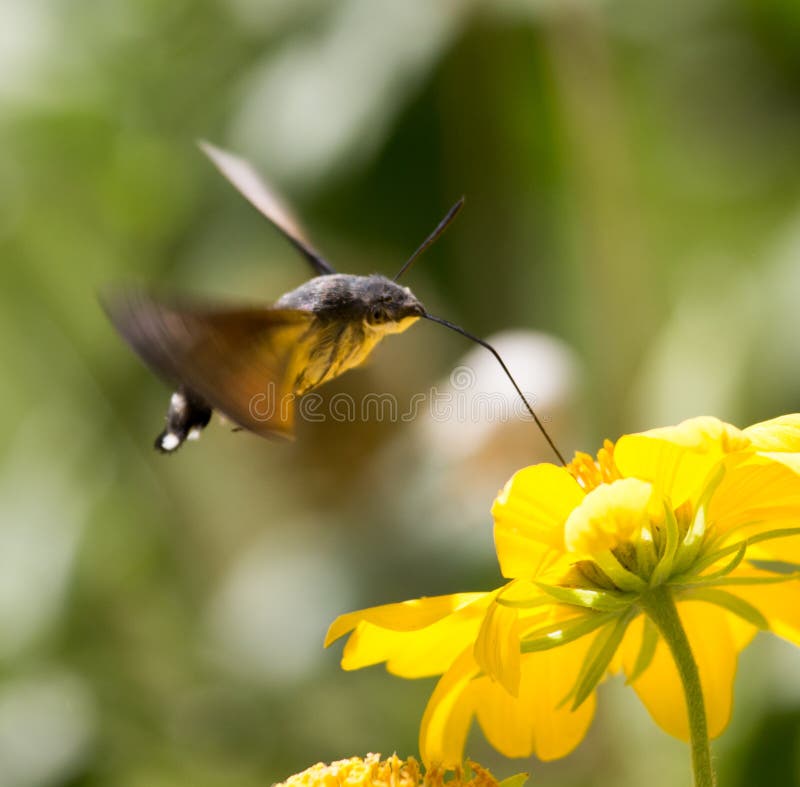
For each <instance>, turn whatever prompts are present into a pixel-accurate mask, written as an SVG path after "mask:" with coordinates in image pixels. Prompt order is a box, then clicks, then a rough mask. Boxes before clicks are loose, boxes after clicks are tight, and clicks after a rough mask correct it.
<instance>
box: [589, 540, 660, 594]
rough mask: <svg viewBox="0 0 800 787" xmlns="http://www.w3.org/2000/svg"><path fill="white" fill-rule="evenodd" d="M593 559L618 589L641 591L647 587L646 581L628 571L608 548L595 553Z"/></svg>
mask: <svg viewBox="0 0 800 787" xmlns="http://www.w3.org/2000/svg"><path fill="white" fill-rule="evenodd" d="M594 560H595V563H597V565H598V566H600V568H601V569H602V570H603V572H604V573H605V574H606V576H607V577H608V578H609V579H610V580H611V581H612V582H613V583H614V584H615V585H616V586H617V587H618V588H619V589H620V590H622V591H628V592H634V593H641V592H642V591H643V590H646V589H647V583H646V582H645V581H644V580H643V579H642V578H641V577H640V576H637V575H636V574H634V573H633V572H632V571H628V569H627V568H625V566H623V565H622V563H620V562H619V560H617V557H616V555H614V553H613V552H612V551H611V550H610V549H606V550H604V551H602V552H600V553H598V554H597V555H595V556H594Z"/></svg>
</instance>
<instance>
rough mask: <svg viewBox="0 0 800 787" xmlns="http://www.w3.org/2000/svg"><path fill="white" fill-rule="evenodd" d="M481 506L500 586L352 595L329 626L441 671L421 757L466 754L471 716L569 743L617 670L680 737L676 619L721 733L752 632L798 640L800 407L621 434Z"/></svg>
mask: <svg viewBox="0 0 800 787" xmlns="http://www.w3.org/2000/svg"><path fill="white" fill-rule="evenodd" d="M492 514H493V516H494V537H495V547H496V551H497V557H498V560H499V563H500V569H501V571H502V573H503V576H504V577H505V578H506V579H508V580H509V581H508V582H507V583H506V584H505V585H503V586H502V587H500V588H498V589H496V590H494V591H492V592H488V593H462V594H456V595H452V596H440V597H436V598H423V599H418V600H414V601H406V602H403V603H399V604H389V605H387V606H382V607H375V608H372V609H367V610H362V611H360V612H353V613H350V614H348V615H343V616H342V617H340V618H338V619H337V620H336V621H335V622H334V623H333V625H332V626H331V628H330V631H329V632H328V637H327V641H326V644H330V643H331V642H333V641H334V640H336V639H338V638H339V637H341V636H343V635H345V634H347V633H350V637H349V639H348V641H347V644H346V646H345V649H344V655H343V658H342V666H343V667H344V668H345V669H357V668H359V667H363V666H367V665H369V664H377V663H380V662H385V663H386V667H387V669H388V670H389V671H390V672H392V673H393V674H395V675H399V676H401V677H405V678H417V677H423V676H431V675H441V676H442V677H441V679H440V680H439V682H438V684H437V686H436V688H435V690H434V692H433V694H432V696H431V698H430V700H429V702H428V706H427V708H426V710H425V714H424V717H423V720H422V725H421V729H420V751H421V753H422V758H423V760H424V761H425V763H427V764H434V763H435V764H439V765H442V766H449V767H453V766H456V765H457V764H459V763H460V762H461V761H462V757H463V748H464V742H465V740H466V736H467V732H468V730H469V727H470V724H471V723H472V720H473V719H477V721H478V723H479V725H480V726H481V728H482V730H483V732H484V734H485V736H486V738H487V739H488V741H489V742H490V743H491V744H492V745H493V746H494V747H495V748H496V749H498V750H499V751H501V752H502V753H504V754H505V755H507V756H510V757H525V756H529V755H531V754H536V756H538V757H539V758H540V759H543V760H550V759H555V758H558V757H563V756H564V755H566V754H567V753H569V752H570V751H571V750H572V749H573V748H574V747H575V746H576V745H577V744H578V743H579V742H580V741H581V739H582V738H583V736H584V735H585V733H586V730H587V728H588V726H589V724H590V722H591V719H592V715H593V713H594V705H595V689H596V687H597V685H598V683H599V682H600V681H601V680H602V679H603V678H604V677H605V676H606V675H607V674H608V672H609V671H614V670H622V671H623V672H624V673H625V675H626V677H627V680H628V682H629V683H630V684H631V685H632V686H633V688H634V690H635V691H636V693H637V694H638V696H639V697H640V699H641V700H642V702H643V703H644V705H645V706H646V707H647V709H648V711H649V712H650V714H651V715H652V716H653V718H654V719H655V721H656V722H657V723H658V724H659V725H660V726H661V727H662V728H663V729H664V730H666V731H667V732H669V733H670V734H672V735H674V736H676V737H679V738H683V739H688V737H689V732H690V717H689V714H688V713H687V706H686V700H685V699H684V696H685V694H684V692H685V690H686V687H687V683H686V680H687V679H686V676H685V674H684V672H682V671H679V667H676V663H678V664H680V663H681V659H680V658H678V657H677V656H676V653H677V652H678V651H680V644H678V645H676V636H677V635H675V630H676V629H677V630H679V631H680V636H683V632H685V635H686V636H685V637H684V643H685V641H686V637H688V645H687V646H686V647H684V652H685V654H686V656H687V657H688V660H689V661H690V662H693V664H694V665H696V667H694V666H692V667H691V669H694V674H695V676H697V674H698V673H699V683H697V680H696V677H695V683H696V684H697V693H698V694H701V703H700V704H701V706H702V705H703V702H702V700H704V704H705V712H706V715H707V728H708V732H709V733H710V734H711V736H716V735H719V734H720V733H721V732H722V730H723V729H724V728H725V726H726V724H727V723H728V720H729V717H730V713H731V707H732V693H733V681H734V676H735V671H736V661H737V656H738V653H739V651H740V650H742V649H743V648H744V647H745V646H746V645H747V644H748V643H749V642H750V640H751V639H752V637H753V636H754V634H755V633H756V632H757V631H758V630H759V629H770V630H771V631H773V632H774V633H776V634H778V635H779V636H781V637H784V638H786V639H788V640H790V641H792V642H795V643H797V644H800V584H799V583H798V576H799V575H798V573H797V570H798V569H799V568H800V415H789V416H784V417H781V418H778V419H775V420H773V421H768V422H765V423H761V424H756V425H755V426H751V427H749V428H747V429H744V430H740V429H737V428H736V427H733V426H730V425H729V424H725V423H723V422H721V421H719V420H717V419H715V418H710V417H704V418H694V419H691V420H689V421H685V422H684V423H682V424H680V425H678V426H675V427H667V428H663V429H655V430H652V431H649V432H644V433H641V434H633V435H626V436H623V437H622V438H620V439H619V440H618V441H617V443H616V445H613V444H611V443H610V442H606V444H605V446H604V447H603V448H602V449H601V450H600V452H599V453H598V455H597V458H596V459H594V458H592V457H590V456H588V455H586V454H578V455H576V457H575V458H574V459H573V461H572V462H570V464H569V465H568V466H567V467H557V466H555V465H551V464H540V465H536V466H532V467H527V468H524V469H523V470H520V471H519V472H517V473H516V474H515V475H514V476H513V477H512V478H511V480H510V481H509V482H508V484H506V487H505V488H504V489H503V490H502V492H501V493H500V494H499V496H498V497H497V499H496V501H495V503H494V506H493V508H492ZM670 615H672V617H671V618H670ZM676 648H677V650H676ZM689 649H690V651H691V652H690V653H689ZM684 664H685V659H684ZM691 669H690V672H691ZM690 678H691V676H690ZM690 682H691V681H690ZM701 689H702V691H701ZM689 694H691V692H689ZM695 716H697V713H695ZM702 721H703V723H705V721H706V719H702ZM692 731H693V735H692V737H693V741H694V732H695V731H696V726H693V727H692Z"/></svg>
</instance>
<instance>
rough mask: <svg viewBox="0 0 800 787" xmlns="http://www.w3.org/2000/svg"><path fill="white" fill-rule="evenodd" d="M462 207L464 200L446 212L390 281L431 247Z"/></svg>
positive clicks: (398, 276) (399, 275) (401, 273)
mask: <svg viewBox="0 0 800 787" xmlns="http://www.w3.org/2000/svg"><path fill="white" fill-rule="evenodd" d="M463 207H464V198H463V197H461V199H460V200H459V201H458V202H456V204H455V205H453V207H452V208H450V210H448V211H447V215H446V216H445V217H444V218H443V219H442V220H441V221H440V222H439V223H438V224H437V225H436V229H435V230H434V231H433V232H432V233H431V234H430V235H428V237H427V238H425V240H424V241H422V244H421V245H420V247H419V248H418V249H417V250H416V251H415V252H414V253H413V254H412V255H411V256H410V257H409V258H408V259H407V260H406V262H405V264H404V265H403V267H402V268H400V270H399V271H398V272H397V275H396V276H395V277H394V279H392V281H397V280H398V279H399V278H400V277H401V276H402V275H403V274H404V273H405V272H406V271H407V270H408V269H409V268H410V267H411V266H412V265H413V264H414V261H415V260H416V259H417V257H419V255H420V254H422V252H423V251H425V249H427V248H428V247H429V246H431V245H432V244H433V243H434V242H435V241H436V239H437V238H438V237H439V236H440V235H441V234H442V233H443V232H444V231H445V230H446V229H447V227H448V225H449V224H450V222H451V221H452V220H453V219H454V218H455V217H456V216H457V215H458V212H459V211H460V210H461V208H463Z"/></svg>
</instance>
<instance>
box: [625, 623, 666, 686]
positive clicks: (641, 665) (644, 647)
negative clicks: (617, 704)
mask: <svg viewBox="0 0 800 787" xmlns="http://www.w3.org/2000/svg"><path fill="white" fill-rule="evenodd" d="M657 645H658V629H657V628H656V624H655V623H653V621H652V620H650V618H649V617H647V616H646V615H645V618H644V626H643V628H642V644H641V645H640V646H639V653H638V654H637V656H636V663H635V664H634V665H633V669H632V670H631V674H630V675H628V678H627V680H626V681H625V682H626V683H627V684H631V683H633V682H634V681H635V680H636V679H637V678H638V677H639V676H640V675H642V673H643V672H644V671H645V670H646V669H647V668H648V667H649V666H650V663H651V662H652V661H653V656H655V655H656V647H657Z"/></svg>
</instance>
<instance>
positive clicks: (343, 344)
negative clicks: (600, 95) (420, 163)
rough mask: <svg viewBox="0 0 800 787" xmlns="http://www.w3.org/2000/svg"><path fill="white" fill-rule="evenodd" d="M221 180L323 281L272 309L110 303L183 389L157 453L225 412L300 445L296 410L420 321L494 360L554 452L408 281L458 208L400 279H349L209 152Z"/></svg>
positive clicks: (123, 296) (244, 175) (250, 175)
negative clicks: (498, 376)
mask: <svg viewBox="0 0 800 787" xmlns="http://www.w3.org/2000/svg"><path fill="white" fill-rule="evenodd" d="M200 147H201V149H202V150H203V152H204V153H205V154H206V155H207V156H208V157H209V158H210V159H211V161H212V162H213V163H214V165H215V166H216V167H217V169H218V170H219V171H220V172H221V173H222V175H224V176H225V178H227V180H228V181H229V182H230V183H231V184H232V185H233V186H234V187H235V188H236V189H237V190H238V191H239V193H240V194H241V195H242V196H244V197H245V199H247V200H248V201H249V202H250V203H251V204H252V205H253V206H254V207H255V208H256V209H257V210H258V211H259V212H260V213H261V214H262V215H263V216H265V217H266V218H267V219H268V220H269V221H270V222H271V223H272V224H273V225H274V226H275V227H276V228H277V229H278V230H279V231H280V232H281V233H282V234H283V235H284V236H285V237H286V239H287V240H289V242H290V243H292V244H293V245H294V247H295V248H296V249H297V250H298V251H299V252H300V253H301V254H302V255H303V256H304V257H305V258H306V260H307V261H308V263H309V264H310V265H311V268H312V270H313V272H314V274H315V275H314V277H313V278H312V279H310V280H309V281H307V282H305V283H304V284H301V285H300V286H299V287H297V288H296V289H294V290H291V291H290V292H287V293H285V294H284V295H282V296H281V297H280V298H278V300H277V301H275V303H274V304H272V305H269V306H263V307H230V306H220V305H208V304H198V303H190V302H187V301H181V300H174V301H166V300H163V299H159V298H156V297H153V296H152V295H149V294H147V293H145V292H142V291H140V290H132V289H126V290H122V291H118V292H116V293H114V294H112V295H110V296H108V297H106V298H105V299H104V306H105V309H106V312H107V313H108V316H109V318H110V319H111V322H112V323H113V324H114V327H115V328H116V329H117V331H118V332H119V333H120V335H121V336H122V338H123V339H124V340H125V341H126V342H127V343H128V344H129V345H130V346H131V348H132V349H133V350H134V351H135V352H136V353H137V354H138V355H139V357H140V358H141V359H142V360H143V361H144V362H145V364H146V365H147V366H149V367H150V369H151V370H152V371H153V372H155V374H156V375H158V376H159V377H161V378H163V379H164V380H165V381H167V382H168V383H171V384H173V385H175V386H176V389H175V392H174V393H173V394H172V396H171V398H170V403H169V407H168V409H167V415H166V425H165V428H164V430H163V431H162V432H161V433H160V434H159V435H158V437H157V438H156V441H155V447H156V448H157V449H158V450H159V451H162V452H164V453H172V452H173V451H175V450H177V449H178V448H179V447H180V446H181V445H182V444H183V443H184V442H185V441H186V440H187V439H194V438H196V437H198V436H199V435H200V433H201V431H202V430H203V429H204V428H205V426H207V424H208V423H209V421H210V419H211V414H212V411H213V410H217V411H219V412H220V413H221V414H222V415H224V416H225V417H226V418H228V419H229V420H230V421H232V422H233V423H234V424H236V425H237V426H238V427H241V428H243V429H246V430H248V431H251V432H254V433H255V434H259V435H262V436H264V437H279V438H290V439H291V438H292V437H293V435H294V399H295V398H296V397H298V396H302V395H303V394H304V393H307V392H308V391H311V390H313V389H315V388H317V387H319V386H320V385H323V384H324V383H326V382H328V381H330V380H333V379H334V378H336V377H338V376H339V375H341V374H343V373H344V372H346V371H347V370H348V369H352V368H355V367H357V366H360V365H361V364H362V363H363V362H364V361H365V360H366V359H367V357H368V356H369V355H370V353H371V352H372V350H373V349H374V348H375V347H376V345H377V344H378V343H379V342H380V341H381V339H383V338H384V337H385V336H387V335H389V334H392V333H402V332H403V331H405V330H406V329H407V328H409V327H410V326H411V325H413V324H414V323H415V322H416V321H417V320H419V319H420V318H425V319H427V320H430V321H432V322H437V323H439V324H441V325H444V326H446V327H448V328H450V329H452V330H455V331H457V332H459V333H461V334H463V335H464V336H466V337H467V338H469V339H471V340H472V341H475V342H477V343H478V344H481V345H483V346H484V347H486V348H487V349H488V350H490V351H491V352H492V353H493V354H494V355H495V357H496V358H497V360H498V361H499V362H500V364H501V365H502V367H503V370H504V371H505V373H506V374H507V375H508V377H509V379H510V380H511V382H512V384H513V385H514V388H515V389H516V391H517V393H518V394H519V395H520V397H521V398H522V400H523V402H524V403H525V406H526V407H527V409H528V411H529V412H530V414H531V415H532V417H533V418H534V420H535V421H536V423H537V425H538V426H539V428H540V430H541V431H542V433H543V434H544V436H545V438H546V439H547V441H548V443H549V444H550V446H551V447H552V448H553V450H554V451H555V452H556V454H557V455H558V457H559V459H561V461H562V463H563V458H562V457H561V455H560V454H559V453H558V450H557V449H556V447H555V445H554V444H553V442H552V440H551V439H550V437H549V435H548V434H547V432H546V430H545V429H544V426H543V425H542V423H541V422H540V421H539V419H538V418H537V416H536V414H535V413H534V412H533V410H532V408H531V407H530V405H529V404H528V401H527V400H526V399H525V397H524V396H523V394H522V392H521V391H520V389H519V386H517V384H516V382H515V381H514V378H513V377H512V376H511V374H510V372H509V370H508V369H507V368H506V366H505V364H504V363H503V360H502V359H501V358H500V356H499V355H498V354H497V352H496V351H495V350H494V348H493V347H491V346H490V345H489V344H487V343H486V342H484V341H483V340H482V339H479V338H478V337H476V336H473V335H472V334H470V333H468V332H467V331H465V330H464V329H462V328H460V327H459V326H457V325H455V324H453V323H451V322H449V321H447V320H444V319H443V318H441V317H436V316H434V315H432V314H430V313H428V312H427V311H426V310H425V308H424V306H423V305H422V303H421V302H420V301H419V300H418V299H417V297H416V296H415V295H414V294H413V293H412V292H411V290H410V289H409V288H408V287H404V286H402V285H401V284H398V281H397V280H398V279H399V278H400V276H401V275H402V274H403V273H404V272H405V271H406V270H407V269H408V268H409V267H410V265H411V264H412V263H413V262H414V260H416V258H417V257H418V256H419V255H420V254H421V253H422V252H423V251H424V250H425V249H427V248H428V246H430V245H431V244H432V243H433V242H434V241H435V240H436V239H437V238H438V237H439V235H441V233H442V232H443V231H444V230H445V229H446V227H447V226H448V225H449V223H450V222H451V221H452V220H453V218H454V217H455V216H456V214H457V213H458V212H459V210H460V209H461V207H462V206H463V204H464V199H463V197H462V198H461V199H460V200H458V202H456V204H455V205H454V206H453V207H452V208H451V209H450V211H449V212H448V213H447V215H446V216H445V217H444V218H443V219H442V221H441V222H440V223H439V225H438V226H437V227H436V229H434V231H433V232H432V233H431V234H430V235H429V236H428V237H427V238H426V239H425V241H424V242H423V243H422V244H421V245H420V247H419V248H418V249H417V250H416V251H415V252H414V254H413V255H412V256H411V257H410V258H409V259H408V261H407V262H406V263H405V264H404V265H403V267H402V268H401V269H400V271H399V272H398V273H397V275H396V276H395V277H394V278H393V279H389V278H387V277H386V276H382V275H380V274H372V275H369V276H357V275H352V274H346V273H337V272H336V271H335V270H334V268H333V267H332V266H331V265H330V263H328V262H327V261H326V260H325V259H324V258H323V257H322V256H321V255H320V254H319V253H318V252H317V251H316V249H315V248H314V247H313V246H312V244H311V243H310V242H309V241H308V239H307V238H306V236H305V234H304V233H303V231H302V230H301V229H300V225H299V224H298V222H297V221H296V220H295V218H294V217H293V216H292V214H291V213H290V211H289V210H288V209H287V208H286V207H285V206H284V205H283V203H282V201H281V200H280V199H279V198H278V196H277V195H276V194H275V193H274V192H273V191H272V190H271V189H270V188H269V187H268V186H267V184H266V183H265V182H264V181H263V180H262V179H261V178H260V177H259V175H258V173H257V172H256V171H255V169H254V168H253V167H252V166H251V165H250V164H249V163H248V162H247V161H245V160H244V159H241V158H239V157H238V156H235V155H233V154H232V153H229V152H227V151H224V150H221V149H220V148H217V147H215V146H213V145H210V144H208V143H206V142H201V143H200Z"/></svg>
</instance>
